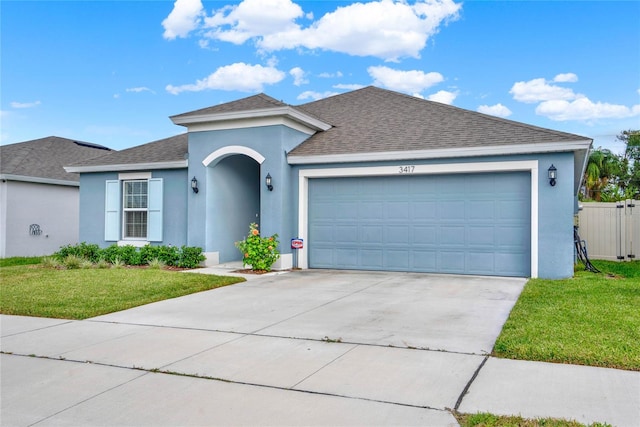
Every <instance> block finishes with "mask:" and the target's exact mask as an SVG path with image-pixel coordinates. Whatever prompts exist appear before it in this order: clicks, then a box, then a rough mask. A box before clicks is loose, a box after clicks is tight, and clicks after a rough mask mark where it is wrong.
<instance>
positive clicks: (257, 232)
mask: <svg viewBox="0 0 640 427" xmlns="http://www.w3.org/2000/svg"><path fill="white" fill-rule="evenodd" d="M251 234H253V235H254V236H257V235H258V234H260V232H259V231H258V230H256V229H255V228H254V229H253V230H251Z"/></svg>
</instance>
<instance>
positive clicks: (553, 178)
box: [549, 164, 558, 187]
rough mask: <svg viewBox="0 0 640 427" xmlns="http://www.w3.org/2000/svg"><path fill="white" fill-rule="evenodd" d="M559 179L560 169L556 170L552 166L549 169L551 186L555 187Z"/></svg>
mask: <svg viewBox="0 0 640 427" xmlns="http://www.w3.org/2000/svg"><path fill="white" fill-rule="evenodd" d="M557 178H558V169H556V167H555V166H553V164H552V165H551V167H550V168H549V185H551V186H552V187H555V185H556V179H557Z"/></svg>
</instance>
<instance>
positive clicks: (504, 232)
mask: <svg viewBox="0 0 640 427" xmlns="http://www.w3.org/2000/svg"><path fill="white" fill-rule="evenodd" d="M526 232H528V227H525V226H511V227H509V226H504V227H498V242H497V243H498V246H499V247H500V248H501V249H502V250H505V248H509V247H510V248H522V246H523V234H525V233H526ZM527 237H528V236H527ZM529 241H530V239H528V238H525V240H524V244H525V245H526V246H528V245H529Z"/></svg>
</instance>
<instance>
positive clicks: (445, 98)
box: [427, 90, 458, 105]
mask: <svg viewBox="0 0 640 427" xmlns="http://www.w3.org/2000/svg"><path fill="white" fill-rule="evenodd" d="M457 97H458V92H449V91H446V90H440V91H438V92H436V93H434V94H432V95H429V96H428V97H427V99H428V100H429V101H435V102H439V103H441V104H447V105H451V104H453V101H455V99H456V98H457Z"/></svg>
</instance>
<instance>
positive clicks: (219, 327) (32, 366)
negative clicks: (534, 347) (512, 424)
mask: <svg viewBox="0 0 640 427" xmlns="http://www.w3.org/2000/svg"><path fill="white" fill-rule="evenodd" d="M229 268H233V267H229ZM221 272H222V271H221V270H218V271H217V273H218V274H220V273H221ZM227 272H228V271H227ZM250 276H251V275H250ZM396 276H397V275H385V274H375V275H368V274H341V273H337V274H331V273H317V274H315V273H314V274H308V275H299V276H296V275H295V274H291V275H287V274H276V273H272V274H271V275H269V276H252V277H251V278H250V281H249V282H245V283H243V284H241V285H235V286H231V287H227V288H221V289H218V290H214V291H208V292H204V293H200V294H194V295H190V296H186V297H183V298H176V299H174V300H169V301H163V302H160V303H155V304H150V305H148V306H144V307H139V308H136V309H132V310H127V311H124V312H120V313H113V314H111V315H107V316H101V317H98V318H94V319H88V320H84V321H67V320H57V319H42V318H31V317H20V316H4V315H3V316H0V332H1V335H2V341H1V350H2V352H3V353H4V354H2V357H1V380H0V381H1V384H0V386H1V390H0V391H1V392H2V402H1V405H2V406H1V412H0V416H1V418H0V424H1V425H2V426H14V425H15V426H23V425H24V426H26V425H34V424H36V425H67V426H71V425H73V426H75V425H123V426H124V425H168V426H173V425H422V426H425V425H426V426H456V425H457V422H456V421H455V418H454V417H453V415H452V413H451V411H452V410H453V409H458V410H459V411H460V412H465V413H475V412H492V413H495V414H505V415H506V414H520V415H522V416H525V417H534V418H535V417H548V416H550V417H558V418H566V419H575V420H577V421H580V422H582V423H592V422H596V421H599V422H608V423H610V424H612V425H614V426H619V427H626V426H629V427H632V426H633V427H635V426H638V425H639V422H638V420H640V372H631V371H619V370H613V369H603V368H592V367H584V366H572V365H557V364H549V363H538V362H522V361H513V360H504V359H495V358H490V357H487V355H486V352H485V350H484V349H485V348H486V347H487V345H488V344H487V342H488V341H491V340H495V333H496V332H495V329H496V324H497V323H500V322H503V321H504V312H506V313H508V311H509V310H510V307H511V306H512V304H513V302H514V301H515V299H517V295H518V294H519V291H517V289H521V285H520V284H519V283H518V282H513V281H508V280H501V279H491V280H488V279H481V278H464V279H461V280H460V281H459V282H458V283H456V284H454V283H451V281H453V280H456V279H455V278H450V277H447V278H446V280H447V281H448V282H447V283H449V285H448V287H447V288H446V291H445V289H444V288H443V287H442V283H441V282H439V281H440V280H444V279H442V278H441V277H437V276H427V275H408V276H403V277H402V279H403V280H402V284H401V285H400V284H398V283H397V282H394V280H393V279H392V278H393V277H396ZM310 279H313V286H309V285H310V282H309V280H310ZM220 291H224V292H220ZM516 291H517V292H516ZM273 294H277V297H276V298H271V297H270V296H271V295H273ZM445 294H446V295H445ZM416 298H423V299H425V298H428V299H432V300H434V301H435V302H434V304H435V305H436V306H445V307H447V308H448V307H450V306H451V307H453V306H457V305H464V304H466V301H467V300H471V301H473V303H474V304H476V305H480V306H481V307H484V309H485V310H486V311H490V312H495V311H499V312H501V313H502V314H501V317H499V318H496V321H494V322H493V323H490V324H483V323H482V322H481V321H480V320H478V324H477V325H476V326H469V328H471V330H472V331H473V332H474V334H477V335H481V336H482V337H483V338H482V339H480V340H478V339H477V338H475V337H472V336H470V335H472V334H465V333H462V332H460V333H458V334H457V337H458V340H459V341H460V342H456V341H455V340H452V338H451V337H441V336H439V335H438V334H437V333H435V332H434V331H429V330H425V329H423V328H425V327H426V326H428V325H429V323H430V322H434V321H435V320H434V319H435V317H434V316H435V314H434V313H433V312H434V311H435V310H436V308H434V307H433V306H431V305H424V304H423V305H421V306H420V307H422V309H423V310H425V311H429V312H431V313H430V314H429V317H421V316H423V314H421V313H420V310H419V307H418V306H416V307H413V308H412V305H411V303H410V300H411V299H416ZM390 301H391V302H390ZM447 301H448V302H447ZM394 302H395V303H397V304H395V305H398V306H400V307H404V308H405V311H406V313H404V314H403V313H399V312H398V311H395V310H394V307H395V305H394ZM507 303H509V304H507ZM361 306H363V307H364V308H363V309H359V308H358V307H361ZM365 308H366V310H368V311H366V310H365ZM365 311H366V313H365ZM448 313H449V316H448V317H445V318H444V319H442V322H443V323H442V324H438V327H437V328H436V329H439V330H441V329H445V328H446V324H450V323H453V324H455V322H461V323H459V324H455V328H454V329H451V330H448V332H447V333H448V334H452V333H453V332H451V331H453V330H458V329H460V328H462V327H464V326H465V325H467V324H472V323H474V322H475V319H476V318H480V317H486V316H487V314H486V312H485V311H478V312H477V313H474V312H471V313H469V316H470V317H467V318H463V319H459V318H457V317H459V314H455V316H452V314H454V313H455V310H453V309H452V310H450V311H449V312H448ZM365 314H367V315H366V316H365ZM436 314H437V315H438V316H443V314H442V312H437V313H436ZM385 316H386V317H385ZM336 317H341V318H340V319H337V318H336ZM375 319H379V320H380V319H382V320H380V321H378V322H377V321H375ZM391 319H395V320H391ZM410 321H411V322H412V323H411V324H412V325H414V326H416V325H419V326H420V330H419V331H417V332H416V331H413V330H412V328H410V327H407V326H406V325H405V324H406V323H407V322H410ZM319 325H323V326H319ZM385 325H386V329H385ZM499 326H501V323H500V324H499ZM325 331H330V332H328V334H329V335H327V336H326V338H323V337H324V335H323V333H325ZM498 331H499V328H498ZM492 337H493V338H492ZM402 342H405V344H404V345H403V344H402ZM491 342H492V341H491ZM398 343H399V344H398ZM434 346H435V347H434ZM440 346H442V347H440ZM419 347H424V348H426V349H423V348H419ZM460 349H466V350H464V351H459V350H460ZM176 374H179V375H176Z"/></svg>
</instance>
